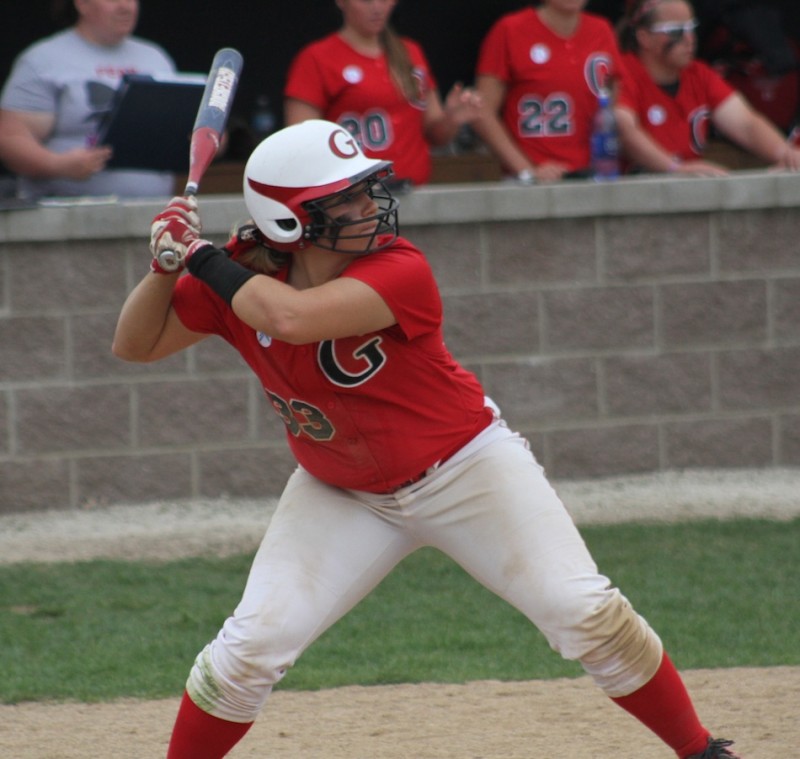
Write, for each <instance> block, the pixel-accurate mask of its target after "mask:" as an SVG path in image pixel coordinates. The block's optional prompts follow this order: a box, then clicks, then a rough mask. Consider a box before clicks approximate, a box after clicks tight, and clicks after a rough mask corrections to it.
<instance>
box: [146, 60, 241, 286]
mask: <svg viewBox="0 0 800 759" xmlns="http://www.w3.org/2000/svg"><path fill="white" fill-rule="evenodd" d="M242 65H243V60H242V55H241V53H240V52H239V51H238V50H234V49H233V48H231V47H225V48H222V49H221V50H218V51H217V53H216V54H215V55H214V60H213V61H212V63H211V70H210V71H209V74H208V80H207V81H206V88H205V90H204V91H203V97H202V99H201V100H200V107H199V108H198V109H197V118H196V119H195V122H194V128H193V129H192V138H191V142H190V145H189V174H188V176H187V181H186V187H185V189H184V191H183V194H184V195H187V196H188V195H196V194H197V190H198V187H199V185H200V181H201V180H202V178H203V175H204V174H205V173H206V169H207V168H208V167H209V165H210V164H211V161H213V160H214V156H216V154H217V151H218V150H219V145H220V140H221V139H222V134H223V133H224V131H225V125H226V123H227V122H228V116H229V115H230V112H231V109H232V107H233V97H234V95H235V93H236V87H237V85H238V84H239V77H240V75H241V73H242ZM156 259H157V261H158V264H159V266H160V267H161V268H162V269H163V270H164V271H177V270H178V269H179V268H180V267H181V263H182V261H181V256H180V255H178V253H177V252H176V251H174V250H162V251H160V252H158V254H157V255H156Z"/></svg>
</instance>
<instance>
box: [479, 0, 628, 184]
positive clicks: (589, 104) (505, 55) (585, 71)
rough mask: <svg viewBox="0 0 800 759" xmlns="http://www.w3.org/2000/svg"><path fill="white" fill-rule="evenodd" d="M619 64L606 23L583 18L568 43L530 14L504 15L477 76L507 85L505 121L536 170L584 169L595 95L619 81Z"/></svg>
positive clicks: (527, 11) (491, 32)
mask: <svg viewBox="0 0 800 759" xmlns="http://www.w3.org/2000/svg"><path fill="white" fill-rule="evenodd" d="M621 68H622V59H621V55H620V53H619V48H618V47H617V42H616V38H615V37H614V32H613V30H612V28H611V25H610V24H609V23H608V21H606V20H605V19H603V18H600V17H599V16H594V15H592V14H590V13H581V15H580V21H579V23H578V28H577V30H576V31H575V34H573V35H572V36H571V37H568V38H564V37H559V36H558V35H557V34H556V33H555V32H553V31H552V30H551V29H550V28H549V27H547V26H546V25H545V24H544V23H543V22H542V21H541V19H540V18H539V15H538V14H537V13H536V11H535V10H534V9H533V8H530V7H528V8H524V9H522V10H520V11H516V12H514V13H509V14H507V15H505V16H503V17H501V18H500V19H499V20H498V21H497V22H495V24H494V25H493V26H492V27H491V29H490V30H489V33H488V34H487V35H486V37H485V39H484V40H483V43H482V44H481V48H480V53H479V56H478V65H477V74H478V76H481V75H488V76H493V77H495V78H496V79H499V80H500V81H502V82H504V83H505V85H506V97H505V101H504V103H503V109H502V119H503V121H504V123H505V125H506V127H507V129H508V131H509V132H510V133H511V135H512V136H513V137H514V139H515V140H516V142H517V144H518V145H519V146H520V147H521V148H522V151H523V152H524V153H525V154H526V155H527V156H528V158H529V159H530V160H531V162H532V163H533V164H534V165H536V164H538V163H542V162H543V161H559V162H561V163H565V164H567V165H568V166H569V167H570V170H571V171H577V170H580V169H585V168H587V167H588V166H589V141H590V136H591V131H592V118H593V116H594V114H595V112H596V111H597V95H598V92H599V90H600V88H602V87H607V86H609V84H610V81H609V80H610V79H611V78H616V77H618V76H619V75H620V73H621Z"/></svg>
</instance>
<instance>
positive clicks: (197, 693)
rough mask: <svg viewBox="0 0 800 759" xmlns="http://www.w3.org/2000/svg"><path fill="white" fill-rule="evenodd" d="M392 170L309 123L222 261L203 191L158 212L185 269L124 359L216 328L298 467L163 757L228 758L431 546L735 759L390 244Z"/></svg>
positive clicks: (649, 718)
mask: <svg viewBox="0 0 800 759" xmlns="http://www.w3.org/2000/svg"><path fill="white" fill-rule="evenodd" d="M390 175H391V163H389V162H387V161H380V160H376V159H370V158H367V157H366V156H364V154H363V153H362V152H361V150H360V148H359V147H358V145H357V144H356V142H355V141H354V140H353V138H352V136H351V135H350V134H349V133H348V132H347V131H345V130H344V129H343V128H342V127H340V126H337V125H336V124H334V123H332V122H328V121H322V120H311V121H306V122H303V123H301V124H297V125H294V126H290V127H287V128H285V129H282V130H280V131H279V132H276V133H275V134H273V135H272V136H270V137H268V138H267V139H266V140H264V142H262V143H261V144H260V145H259V146H258V147H257V148H256V149H255V151H254V152H253V154H252V155H251V156H250V159H249V160H248V162H247V165H246V168H245V180H244V198H245V202H246V205H247V209H248V211H249V213H250V214H251V215H252V217H253V222H254V224H252V225H249V226H245V227H243V228H240V229H239V230H238V231H237V232H236V233H235V234H234V236H233V237H232V238H231V239H230V240H229V241H228V243H227V244H226V245H225V247H224V248H221V249H220V248H218V247H216V246H215V245H214V244H212V243H210V242H208V241H207V240H203V239H200V237H199V235H200V219H199V217H198V214H197V205H196V201H195V200H194V198H174V199H173V200H172V201H171V202H170V203H169V205H168V206H167V208H166V209H165V210H164V211H163V212H162V213H160V214H158V215H157V216H156V217H155V219H154V221H153V225H152V229H151V242H150V247H151V252H152V253H153V255H154V256H157V255H158V254H159V253H160V252H161V251H162V250H165V249H169V250H173V251H175V252H176V253H177V255H178V257H179V258H180V259H181V261H182V265H183V266H185V269H186V272H188V274H184V275H181V274H180V272H177V273H176V272H165V271H163V270H162V269H161V267H160V266H159V264H158V261H157V259H156V258H154V259H153V263H152V264H151V272H149V273H147V274H146V276H145V277H144V279H143V280H142V281H141V282H140V283H139V284H138V285H137V286H136V288H135V289H134V290H133V292H132V293H131V294H130V296H129V297H128V299H127V300H126V302H125V304H124V306H123V308H122V311H121V314H120V317H119V323H118V325H117V330H116V335H115V338H114V347H113V350H114V353H115V354H116V355H117V356H119V357H120V358H122V359H126V360H129V361H154V360H158V359H161V358H164V357H165V356H169V355H171V354H173V353H176V352H177V351H180V350H182V349H184V348H188V347H189V346H190V345H193V344H195V343H197V342H199V341H200V340H203V339H204V338H206V337H207V336H208V335H219V336H221V337H222V338H223V339H225V340H226V341H228V342H229V343H230V344H231V345H233V346H234V347H235V348H236V349H237V350H238V351H239V352H240V353H241V355H242V356H243V357H244V359H245V360H246V361H247V363H248V364H249V365H250V367H251V368H252V369H253V371H254V372H255V373H256V374H257V376H258V377H259V379H260V381H261V382H262V384H263V387H264V391H265V393H266V395H267V398H268V399H269V402H270V403H271V404H272V407H273V408H274V409H275V411H276V412H277V414H278V415H279V416H280V418H281V419H282V420H283V422H284V423H285V425H286V436H287V439H288V442H289V446H290V447H291V449H292V452H293V453H294V455H295V457H296V458H297V462H298V467H297V469H296V471H295V472H294V473H293V474H292V476H291V477H290V479H289V481H288V483H287V485H286V489H285V490H284V492H283V494H282V496H281V498H280V502H279V504H278V507H277V509H276V511H275V514H274V516H273V517H272V520H271V522H270V525H269V528H268V529H267V532H266V534H265V536H264V539H263V541H262V543H261V546H260V548H259V550H258V552H257V554H256V556H255V559H254V561H253V566H252V568H251V571H250V575H249V578H248V580H247V584H246V587H245V590H244V594H243V596H242V599H241V601H240V603H239V605H238V606H237V607H236V609H235V610H234V612H233V614H232V616H230V617H229V618H228V619H227V620H226V621H225V623H224V625H223V627H222V629H221V630H220V632H219V634H218V635H217V637H216V639H215V640H213V641H212V642H211V643H210V644H209V645H208V646H206V647H205V649H204V650H203V651H201V652H200V654H199V655H198V657H197V659H196V661H195V663H194V666H193V667H192V669H191V673H190V674H189V678H188V680H187V683H186V691H185V693H184V697H183V700H182V702H181V706H180V709H179V711H178V715H177V720H176V722H175V726H174V730H173V733H172V738H171V741H170V744H169V750H168V754H167V756H168V757H169V759H215V758H217V757H223V756H225V754H226V753H227V752H228V751H229V750H230V749H231V748H232V747H233V746H234V745H235V744H236V743H237V742H238V741H239V740H240V739H241V738H242V736H243V735H244V734H245V733H246V732H247V730H248V728H249V727H250V725H251V724H252V723H253V721H254V720H255V719H256V717H257V716H258V714H259V712H260V711H261V710H262V708H263V707H264V705H265V703H266V701H267V698H268V696H269V694H270V691H271V689H272V687H273V685H275V683H277V682H278V681H279V680H280V679H281V678H282V677H283V675H284V674H285V673H286V671H287V669H288V668H289V667H291V666H292V665H293V664H294V663H295V661H296V660H297V658H298V657H299V656H300V654H301V653H302V652H303V651H304V650H305V649H306V648H307V647H308V646H309V645H310V644H311V643H312V642H313V641H314V640H315V639H316V638H317V637H318V636H319V635H320V634H321V633H322V632H324V631H325V630H326V629H327V628H328V627H330V626H331V625H332V624H333V623H334V622H336V621H337V620H338V619H339V618H340V617H342V616H343V615H344V614H346V613H347V612H348V611H349V610H350V609H352V608H353V607H354V606H355V605H356V604H357V603H358V602H359V601H360V600H361V599H362V598H364V597H365V596H366V595H367V594H368V593H369V592H370V591H371V590H372V589H373V588H374V587H375V586H376V585H377V584H378V583H379V582H380V581H381V580H382V579H383V578H384V577H385V576H386V575H387V573H388V572H390V571H391V569H392V568H393V567H394V566H395V565H396V564H397V563H398V562H400V561H401V560H402V559H403V558H404V557H406V556H408V555H409V554H410V553H412V552H413V551H415V550H416V549H418V548H420V547H422V546H434V547H435V548H438V549H439V550H441V551H443V552H444V553H446V554H447V555H448V556H450V557H452V558H453V559H454V560H455V561H457V562H458V563H459V564H460V565H461V566H462V567H464V569H465V570H466V571H468V572H469V573H470V574H471V575H472V576H473V577H475V578H476V579H477V580H479V581H480V582H481V583H482V584H484V585H485V586H486V587H488V588H490V589H491V590H492V591H494V592H495V593H496V594H497V595H499V596H500V597H502V598H504V599H505V600H507V601H508V602H509V603H510V604H512V605H513V606H515V607H516V608H517V609H519V610H520V611H521V612H522V613H524V614H525V615H526V616H527V617H528V618H529V619H530V620H531V622H533V624H534V625H536V626H537V627H538V628H539V629H540V630H541V631H542V633H544V635H545V636H546V637H547V640H548V641H549V643H550V645H551V646H552V647H553V649H555V650H556V651H557V652H558V653H560V654H561V656H563V657H565V658H567V659H577V660H578V661H580V662H581V664H582V665H583V667H584V669H585V670H586V672H588V673H589V674H590V675H591V676H592V677H593V678H594V680H595V682H596V683H597V685H598V686H599V687H600V688H601V689H602V690H603V691H604V692H605V693H606V694H607V695H608V696H609V697H610V698H611V699H612V700H613V701H615V702H616V703H617V704H618V705H619V706H621V707H622V708H624V709H626V710H627V711H628V712H630V713H631V714H632V715H634V716H635V717H636V718H638V719H639V720H640V721H641V722H643V723H644V724H645V725H646V726H647V727H649V728H650V729H651V730H653V731H654V732H655V733H656V734H657V735H658V736H659V737H660V738H661V739H662V740H663V741H664V742H665V743H666V744H667V745H668V746H670V747H671V748H672V749H673V750H674V751H675V753H676V754H677V756H678V757H681V758H682V759H685V758H688V757H692V758H693V759H712V758H714V757H734V756H735V755H734V754H733V753H731V751H730V750H729V749H728V746H730V745H731V741H725V740H714V739H712V738H711V735H710V733H709V731H708V730H707V729H706V728H705V727H704V726H703V724H702V723H701V722H700V720H699V718H698V717H697V715H696V713H695V710H694V707H693V705H692V702H691V700H690V698H689V695H688V693H687V691H686V689H685V687H684V685H683V682H682V680H681V678H680V676H679V675H678V673H677V671H676V670H675V668H674V666H673V665H672V663H671V661H670V659H669V658H668V656H667V655H666V653H665V652H664V650H663V648H662V644H661V641H660V640H659V638H658V636H657V635H656V633H655V632H654V631H653V630H652V629H651V628H650V627H649V625H648V624H647V622H646V621H645V620H644V619H643V618H642V617H640V616H639V615H638V614H637V613H636V612H635V611H634V610H633V609H632V608H631V605H630V603H629V602H628V601H627V600H626V598H625V597H624V596H623V595H622V593H621V592H620V591H619V590H618V589H617V588H615V587H613V586H612V585H611V583H610V582H609V580H608V579H607V578H606V577H604V576H603V575H602V574H600V573H599V572H598V569H597V567H596V565H595V563H594V561H593V559H592V557H591V556H590V554H589V552H588V550H587V548H586V545H585V544H584V542H583V540H582V538H581V536H580V535H579V533H578V531H577V529H576V527H575V525H574V524H573V522H572V521H571V519H570V517H569V515H568V513H567V511H566V510H565V508H564V506H563V504H562V503H561V501H560V500H559V498H558V496H557V495H556V493H555V492H554V490H553V489H552V487H551V486H550V485H549V484H548V482H547V480H546V478H545V475H544V472H543V470H542V468H541V467H540V466H539V464H538V463H537V462H536V460H535V458H534V457H533V455H532V453H531V451H530V449H529V447H528V444H527V442H526V441H525V440H524V439H523V438H521V437H520V436H519V435H518V434H516V433H515V432H513V431H512V430H510V429H509V428H508V427H507V426H506V424H505V423H504V422H503V420H502V418H501V416H500V412H499V411H498V409H497V407H496V406H495V405H494V404H493V403H492V402H491V400H489V399H488V398H486V397H485V396H484V392H483V389H482V388H481V386H480V384H479V383H478V380H477V379H476V378H475V377H474V376H473V375H472V374H470V373H469V372H467V371H466V370H465V369H463V368H462V367H461V366H460V365H459V364H458V363H457V362H456V361H455V360H454V359H453V357H452V356H451V355H450V354H449V352H448V351H447V348H446V347H445V345H444V342H443V339H442V305H441V300H440V297H439V293H438V290H437V286H436V283H435V282H434V278H433V275H432V273H431V270H430V268H429V266H428V264H427V262H426V260H425V257H424V255H423V254H422V253H421V252H420V251H419V250H418V249H417V248H415V247H414V246H413V245H412V244H411V243H410V242H408V241H407V240H404V239H402V238H400V237H398V225H397V201H396V200H395V199H394V198H393V197H392V196H391V194H390V193H388V192H387V191H386V190H385V187H384V185H383V180H385V179H386V178H388V177H389V176H390ZM632 740H635V738H632Z"/></svg>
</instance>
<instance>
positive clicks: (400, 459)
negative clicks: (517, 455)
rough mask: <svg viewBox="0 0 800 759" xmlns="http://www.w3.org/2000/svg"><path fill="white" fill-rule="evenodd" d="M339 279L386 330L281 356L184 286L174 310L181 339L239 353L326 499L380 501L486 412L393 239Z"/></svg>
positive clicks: (482, 423)
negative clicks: (368, 295) (349, 492)
mask: <svg viewBox="0 0 800 759" xmlns="http://www.w3.org/2000/svg"><path fill="white" fill-rule="evenodd" d="M277 276H278V278H279V279H282V280H284V281H285V278H286V276H287V270H286V269H284V270H283V271H281V272H280V273H279V274H278V275H277ZM341 276H344V277H354V278H355V279H359V280H361V281H362V282H365V283H366V284H368V285H369V286H370V287H372V288H373V289H374V290H375V291H377V292H378V293H379V294H380V295H381V297H383V299H384V300H385V301H386V303H387V304H388V305H389V307H390V308H391V310H392V312H393V313H394V315H395V318H396V319H397V323H396V324H395V325H393V326H392V327H390V328H388V329H385V330H381V331H380V332H374V333H369V334H365V335H359V336H356V337H348V338H338V339H336V340H323V341H321V342H318V343H310V344H308V345H291V344H289V343H284V342H281V341H280V340H274V339H272V338H271V337H270V336H269V335H265V334H263V333H259V332H257V331H256V330H254V329H252V328H251V327H249V326H247V325H246V324H245V323H244V322H242V321H240V320H239V319H238V318H237V317H236V315H235V314H234V312H233V311H232V310H231V309H230V308H229V307H228V306H227V304H226V303H225V302H224V301H223V300H222V299H221V298H219V297H218V296H217V295H215V294H214V293H213V292H212V291H211V290H210V289H209V288H208V287H207V286H206V285H205V284H204V283H203V282H200V281H199V280H197V279H195V278H194V277H191V276H184V277H182V278H181V279H180V280H179V281H178V284H177V286H176V289H175V292H174V295H173V306H174V308H175V311H176V312H177V314H178V316H179V318H180V320H181V322H182V323H183V324H184V325H185V326H186V327H187V328H188V329H190V330H192V331H194V332H202V333H208V334H216V335H220V336H221V337H223V338H224V339H225V340H227V341H228V342H229V343H230V344H231V345H233V347H235V348H236V349H237V350H238V351H239V353H241V355H242V356H243V358H244V359H245V361H246V362H247V363H248V364H249V366H250V367H251V368H252V369H253V371H254V372H255V373H256V375H257V376H258V378H259V379H260V380H261V384H262V385H263V387H264V391H265V393H266V395H267V398H268V399H269V400H270V402H271V404H272V407H273V408H274V409H275V411H276V412H277V413H278V415H279V416H280V417H281V419H282V420H283V422H284V423H285V424H286V436H287V438H288V441H289V445H290V447H291V449H292V452H293V453H294V455H295V457H296V459H297V461H298V462H299V463H300V464H301V465H302V466H303V467H304V468H305V469H306V470H308V471H309V472H310V473H311V474H313V475H314V476H315V477H318V478H319V479H321V480H323V481H324V482H327V483H329V484H331V485H334V486H336V487H342V488H354V489H356V490H367V491H370V492H377V493H380V492H387V491H390V490H393V489H395V488H397V487H398V486H399V485H401V484H402V483H404V482H407V481H408V480H409V479H411V478H412V477H415V476H417V475H419V474H420V473H421V472H423V471H424V470H425V469H427V468H429V467H430V466H433V465H434V464H435V463H436V462H438V461H440V460H443V459H445V458H447V457H449V456H450V455H451V454H453V453H455V452H456V451H457V450H459V449H460V448H462V447H463V446H464V445H465V444H466V443H467V442H468V441H469V440H471V439H472V438H473V437H475V435H477V434H478V432H480V431H481V430H482V429H484V428H485V427H486V426H487V425H488V424H489V423H490V422H491V420H492V412H491V411H490V410H489V409H487V408H485V406H484V393H483V389H482V387H481V385H480V383H479V382H478V380H477V378H476V377H475V376H474V375H472V374H471V373H469V372H467V371H466V370H465V369H463V368H462V367H461V366H460V365H459V364H458V363H457V362H456V361H455V360H454V359H453V357H452V356H451V355H450V353H449V352H448V350H447V348H446V347H445V345H444V340H443V337H442V303H441V298H440V296H439V292H438V289H437V287H436V282H435V281H434V278H433V273H432V272H431V269H430V267H429V265H428V262H427V261H426V260H425V257H424V256H423V254H422V253H421V252H420V251H419V250H417V249H416V248H415V247H414V246H412V245H411V244H410V243H409V242H408V241H406V240H404V239H402V238H399V239H398V240H397V241H396V242H395V243H394V244H393V245H392V246H391V247H389V248H387V249H386V250H382V251H378V252H375V253H370V254H368V255H366V256H362V257H358V258H355V259H354V260H353V262H352V263H350V264H349V265H348V266H347V268H346V269H345V271H344V272H343V274H342V275H341Z"/></svg>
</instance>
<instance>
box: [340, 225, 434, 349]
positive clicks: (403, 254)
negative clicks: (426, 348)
mask: <svg viewBox="0 0 800 759" xmlns="http://www.w3.org/2000/svg"><path fill="white" fill-rule="evenodd" d="M343 276H345V277H353V278H354V279H358V280H360V281H361V282H364V283H365V284H367V285H369V286H370V287H371V288H372V289H373V290H375V291H376V292H377V293H378V294H379V295H380V296H381V297H382V298H383V299H384V301H386V304H387V305H388V306H389V308H390V309H391V310H392V313H393V314H394V316H395V318H396V319H397V324H398V326H399V327H400V329H402V330H403V333H404V334H405V336H406V338H407V339H409V340H413V339H414V338H415V337H419V336H420V335H424V334H427V333H429V332H433V331H434V330H437V329H439V327H440V326H441V323H442V301H441V298H440V296H439V289H438V287H437V286H436V280H435V279H434V277H433V272H432V271H431V268H430V266H429V265H428V262H427V261H426V259H425V256H424V255H423V254H422V253H421V252H420V251H419V250H417V248H415V247H414V246H413V245H411V243H409V242H408V241H407V240H404V239H402V238H400V239H398V240H397V242H395V243H394V245H392V247H391V248H388V249H387V250H382V251H378V252H376V253H369V254H368V255H366V256H362V257H361V258H358V259H356V260H355V261H354V262H353V263H352V264H350V265H349V266H348V267H347V269H345V272H344V274H343Z"/></svg>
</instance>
